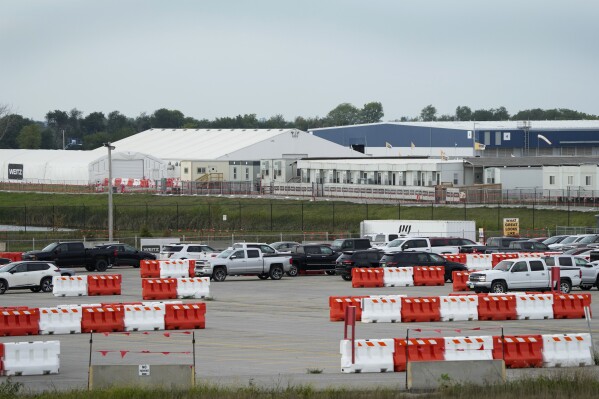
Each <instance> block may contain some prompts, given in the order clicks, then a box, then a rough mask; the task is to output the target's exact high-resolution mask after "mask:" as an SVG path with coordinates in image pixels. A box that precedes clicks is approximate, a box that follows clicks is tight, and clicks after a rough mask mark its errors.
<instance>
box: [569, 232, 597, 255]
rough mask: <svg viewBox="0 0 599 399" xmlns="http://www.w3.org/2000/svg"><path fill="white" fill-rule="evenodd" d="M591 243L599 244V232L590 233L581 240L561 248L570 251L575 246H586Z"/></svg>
mask: <svg viewBox="0 0 599 399" xmlns="http://www.w3.org/2000/svg"><path fill="white" fill-rule="evenodd" d="M589 245H599V234H588V235H585V236H584V237H582V238H581V239H580V240H576V241H575V242H573V243H571V244H567V245H564V246H562V247H561V248H560V250H561V251H568V250H570V249H574V248H580V247H586V246H589Z"/></svg>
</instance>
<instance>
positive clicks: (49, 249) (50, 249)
mask: <svg viewBox="0 0 599 399" xmlns="http://www.w3.org/2000/svg"><path fill="white" fill-rule="evenodd" d="M57 245H58V243H57V242H53V243H52V244H50V245H47V246H45V247H44V248H43V249H42V251H44V252H50V251H54V248H56V246H57Z"/></svg>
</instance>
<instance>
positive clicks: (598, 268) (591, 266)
mask: <svg viewBox="0 0 599 399" xmlns="http://www.w3.org/2000/svg"><path fill="white" fill-rule="evenodd" d="M543 259H544V260H545V263H546V264H547V266H575V267H578V268H580V271H581V273H582V282H581V283H580V289H581V290H583V291H588V290H590V289H591V288H593V287H597V288H599V264H597V263H595V262H593V263H591V262H589V261H587V260H586V259H584V258H582V257H580V256H575V255H566V254H559V255H549V256H545V257H543Z"/></svg>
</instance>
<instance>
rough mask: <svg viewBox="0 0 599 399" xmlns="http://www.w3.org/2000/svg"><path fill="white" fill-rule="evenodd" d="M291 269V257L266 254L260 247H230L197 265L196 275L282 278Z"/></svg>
mask: <svg viewBox="0 0 599 399" xmlns="http://www.w3.org/2000/svg"><path fill="white" fill-rule="evenodd" d="M290 269H291V257H289V256H285V255H276V254H274V255H265V254H263V253H262V251H260V250H259V249H258V248H229V249H226V250H224V251H223V252H221V253H220V254H219V255H218V256H217V257H216V258H210V259H209V260H208V261H207V262H206V263H205V264H203V265H198V266H196V269H195V272H196V276H210V278H211V279H212V280H214V281H224V280H225V279H226V278H227V276H258V277H259V278H260V279H262V280H266V279H267V278H269V277H270V278H271V279H273V280H280V279H281V277H283V274H284V273H286V272H288V271H289V270H290Z"/></svg>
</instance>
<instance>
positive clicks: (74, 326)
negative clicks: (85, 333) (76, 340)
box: [39, 305, 82, 334]
mask: <svg viewBox="0 0 599 399" xmlns="http://www.w3.org/2000/svg"><path fill="white" fill-rule="evenodd" d="M81 318H82V311H81V306H79V305H70V306H68V307H56V308H40V327H39V329H40V334H79V333H81Z"/></svg>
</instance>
